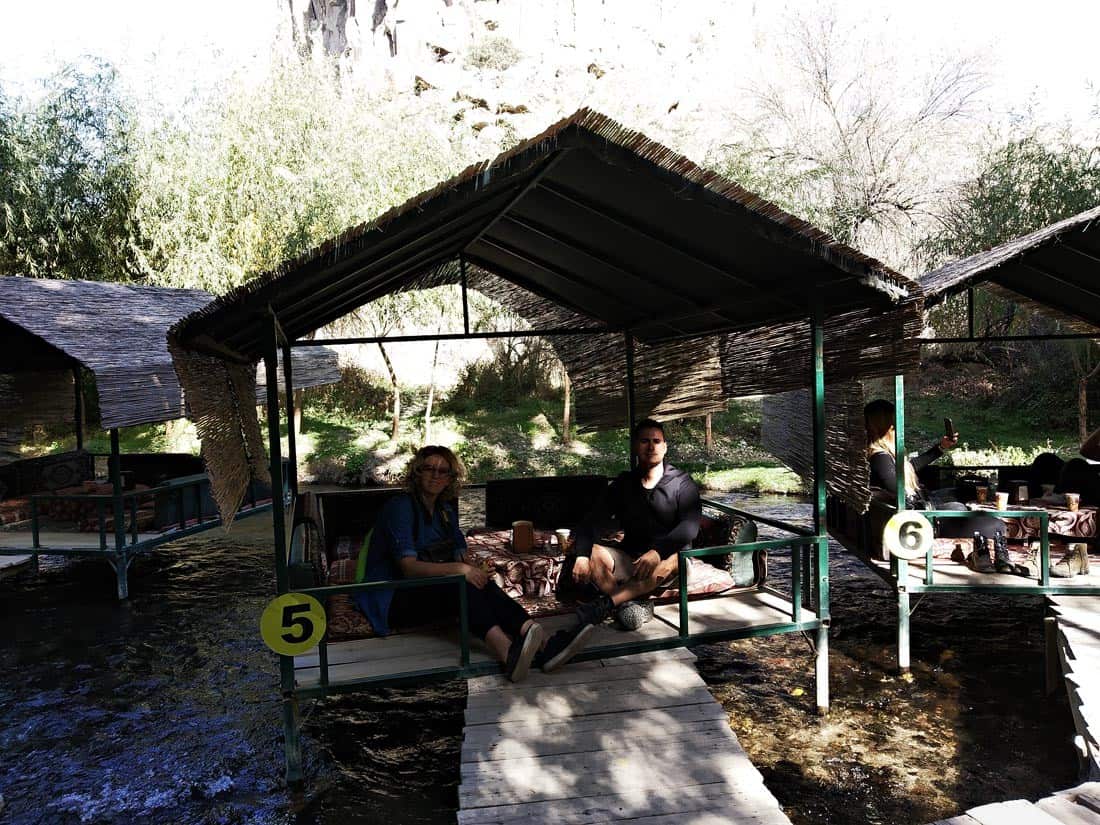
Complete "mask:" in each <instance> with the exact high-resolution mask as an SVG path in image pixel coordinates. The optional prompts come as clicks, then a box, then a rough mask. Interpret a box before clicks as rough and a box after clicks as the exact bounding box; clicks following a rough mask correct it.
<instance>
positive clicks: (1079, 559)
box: [1050, 543, 1089, 579]
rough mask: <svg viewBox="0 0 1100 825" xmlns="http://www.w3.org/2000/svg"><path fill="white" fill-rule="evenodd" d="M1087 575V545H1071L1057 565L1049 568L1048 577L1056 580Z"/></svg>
mask: <svg viewBox="0 0 1100 825" xmlns="http://www.w3.org/2000/svg"><path fill="white" fill-rule="evenodd" d="M1088 574H1089V548H1088V545H1087V544H1082V543H1077V544H1071V545H1069V547H1067V548H1066V554H1065V555H1064V556H1062V558H1061V559H1059V560H1058V562H1057V564H1052V565H1051V566H1050V575H1052V576H1053V577H1054V578H1056V579H1068V578H1070V577H1072V576H1087V575H1088Z"/></svg>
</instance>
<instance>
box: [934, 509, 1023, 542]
mask: <svg viewBox="0 0 1100 825" xmlns="http://www.w3.org/2000/svg"><path fill="white" fill-rule="evenodd" d="M936 509H937V510H966V509H967V506H966V505H965V504H963V503H962V502H961V501H945V502H943V503H941V504H937V505H936ZM1006 532H1007V531H1006V530H1005V523H1004V522H1003V521H1001V520H1000V519H999V518H997V517H996V516H990V515H987V514H985V513H974V514H973V515H971V516H969V517H968V518H951V519H947V518H945V519H943V520H942V521H940V523H939V530H938V531H937V535H938V536H940V537H941V538H945V539H968V538H972V537H973V535H974V534H975V533H981V534H982V535H983V536H984V537H985V538H987V539H991V538H993V537H994V536H995V535H996V534H997V533H1001V534H1002V535H1003V534H1005V533H1006Z"/></svg>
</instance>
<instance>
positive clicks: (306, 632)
mask: <svg viewBox="0 0 1100 825" xmlns="http://www.w3.org/2000/svg"><path fill="white" fill-rule="evenodd" d="M299 613H305V614H307V615H306V616H299V615H298V614H299ZM308 614H309V605H308V604H288V605H286V606H285V607H284V608H283V627H285V628H295V627H296V628H298V629H299V633H297V634H295V633H283V634H282V639H283V641H284V642H289V643H290V644H298V643H299V642H304V641H305V640H306V639H308V638H309V637H310V636H312V635H313V622H312V621H311V620H310V619H309V618H308Z"/></svg>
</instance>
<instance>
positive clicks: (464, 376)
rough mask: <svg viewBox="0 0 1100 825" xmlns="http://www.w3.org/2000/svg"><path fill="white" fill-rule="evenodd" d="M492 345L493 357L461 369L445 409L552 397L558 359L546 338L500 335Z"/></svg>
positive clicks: (508, 403) (512, 403) (469, 407)
mask: <svg viewBox="0 0 1100 825" xmlns="http://www.w3.org/2000/svg"><path fill="white" fill-rule="evenodd" d="M489 348H490V351H491V352H492V357H491V358H489V359H485V360H481V361H473V362H470V363H469V364H467V365H466V366H465V367H463V368H462V371H461V372H460V373H459V377H458V382H457V384H456V385H455V387H454V389H453V390H452V391H451V393H450V398H449V400H448V402H447V404H446V409H449V410H452V411H461V410H464V409H471V408H473V407H474V406H477V405H480V404H485V403H492V404H499V405H503V406H514V405H516V404H518V403H520V402H521V401H523V400H524V399H527V398H532V397H537V398H548V397H550V395H551V392H552V391H551V387H550V382H551V377H552V374H553V372H554V371H555V369H556V367H557V364H558V360H557V356H556V355H555V354H554V350H553V349H552V348H551V346H550V345H549V344H548V343H547V342H546V341H545V340H544V339H542V338H498V339H494V340H491V341H490V342H489ZM559 414H560V413H559Z"/></svg>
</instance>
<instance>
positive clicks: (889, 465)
mask: <svg viewBox="0 0 1100 825" xmlns="http://www.w3.org/2000/svg"><path fill="white" fill-rule="evenodd" d="M941 455H943V450H942V449H940V445H939V444H933V445H932V446H931V447H930V448H929V449H927V450H925V451H924V452H923V453H921V454H920V455H919V456H917V457H916V458H912V459H910V460H909V463H910V464H912V465H913V470H914V471H916V472H920V471H921V470H923V469H924V468H925V467H927V466H928V465H929V464H931V463H932V462H933V461H935V460H936V459H937V458H939V457H940V456H941ZM867 461H868V463H869V464H870V465H871V487H873V488H877V489H879V490H885V491H886V492H888V493H890V494H891V495H896V494H897V491H898V478H897V472H896V470H895V469H894V457H893V456H892V455H890V454H889V453H886V452H880V453H875V454H874V455H872V456H870V457H868V459H867ZM907 500H908V501H909V503H910V506H917V505H919V504H927V497H926V496H925V495H924V491H923V490H921V489H919V488H918V490H917V492H916V493H915V494H914V495H910V496H907ZM918 509H920V508H919V507H918Z"/></svg>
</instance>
